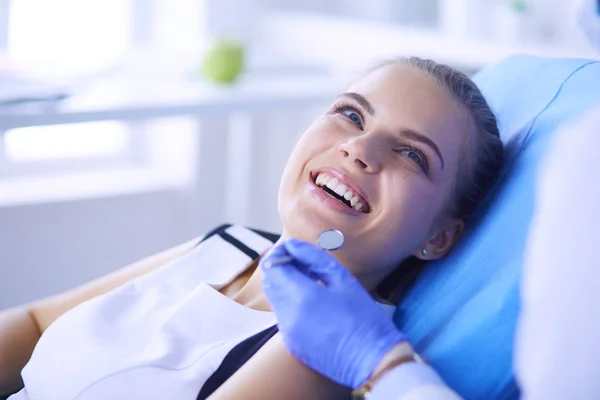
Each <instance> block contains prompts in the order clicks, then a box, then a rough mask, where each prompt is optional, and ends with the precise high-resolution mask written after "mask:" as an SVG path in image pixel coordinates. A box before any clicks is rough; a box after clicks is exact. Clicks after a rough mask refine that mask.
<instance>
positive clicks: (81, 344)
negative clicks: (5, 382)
mask: <svg viewBox="0 0 600 400" xmlns="http://www.w3.org/2000/svg"><path fill="white" fill-rule="evenodd" d="M277 238H278V237H277V235H273V234H268V233H265V232H260V231H256V230H251V229H247V228H244V227H241V226H236V225H233V226H231V225H223V226H221V227H219V228H217V229H215V230H213V231H212V232H211V233H209V234H208V235H207V236H206V237H205V238H204V239H203V240H202V241H201V242H200V243H199V244H198V245H197V246H195V247H194V248H193V249H192V250H191V251H190V252H188V253H187V254H186V255H184V256H182V257H180V258H179V259H177V260H175V261H173V262H171V263H170V264H168V265H166V266H164V267H162V268H160V269H159V270H156V271H154V272H152V273H149V274H147V275H145V276H143V277H140V278H138V279H136V280H134V281H131V282H129V283H127V284H125V285H123V286H121V287H119V288H117V289H115V290H113V291H111V292H109V293H106V294H104V295H101V296H99V297H97V298H94V299H92V300H90V301H87V302H85V303H83V304H81V305H79V306H78V307H76V308H74V309H73V310H71V311H69V312H67V313H65V314H64V315H63V316H61V317H60V318H59V319H58V320H57V321H56V322H55V323H53V324H52V325H51V326H50V327H49V328H48V329H47V330H46V332H44V334H43V335H42V337H41V338H40V341H39V343H38V345H37V347H36V348H35V351H34V353H33V355H32V357H31V360H30V361H29V363H28V364H27V366H26V367H25V368H24V369H23V373H22V375H23V380H24V382H25V388H24V389H23V390H21V391H20V392H19V393H17V394H15V395H13V396H12V397H10V399H11V400H19V399H31V400H55V399H56V400H69V399H77V400H97V399H117V398H118V399H129V400H135V399H144V400H147V399H165V398H172V399H184V400H185V399H190V400H195V399H197V398H205V397H206V396H208V395H209V394H210V393H212V391H213V390H214V389H216V388H217V387H218V386H219V385H220V383H221V382H222V381H224V380H225V379H226V378H227V377H228V376H230V375H231V373H233V372H234V371H235V370H236V369H237V368H238V367H239V366H240V365H241V364H242V363H243V362H245V360H246V359H247V358H249V357H250V356H251V355H252V354H254V352H255V351H256V350H257V349H258V348H259V347H260V346H261V345H262V344H264V342H265V341H266V340H268V338H270V337H271V336H272V335H273V334H274V333H275V332H276V328H275V322H276V321H275V316H274V314H273V313H270V312H264V311H257V310H253V309H250V308H247V307H244V306H242V305H240V304H238V303H236V302H234V301H233V300H231V299H230V298H228V297H226V296H224V295H222V294H221V293H219V291H218V290H219V289H220V288H222V287H224V286H225V285H227V284H228V283H230V282H231V281H232V280H234V279H235V278H236V277H237V276H238V275H239V274H241V273H242V272H244V271H245V270H246V269H247V268H248V267H249V265H251V263H252V261H253V260H254V259H256V258H257V257H259V255H260V254H262V253H264V252H265V251H267V250H268V249H269V248H270V247H271V246H272V245H273V243H274V242H275V241H276V240H277ZM253 338H254V339H253ZM232 349H233V350H234V351H232ZM230 352H231V353H230ZM228 354H230V355H229V356H228ZM224 360H225V361H224ZM219 367H221V368H219ZM217 370H219V371H217ZM209 378H210V379H209ZM205 383H206V385H205ZM201 391H202V392H201ZM202 396H205V397H202Z"/></svg>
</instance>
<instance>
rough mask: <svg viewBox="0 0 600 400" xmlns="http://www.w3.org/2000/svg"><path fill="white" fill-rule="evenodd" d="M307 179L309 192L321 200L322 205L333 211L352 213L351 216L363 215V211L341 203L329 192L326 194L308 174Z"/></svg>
mask: <svg viewBox="0 0 600 400" xmlns="http://www.w3.org/2000/svg"><path fill="white" fill-rule="evenodd" d="M308 180H309V182H310V185H311V186H310V191H311V194H312V195H313V196H314V197H315V198H316V199H317V200H319V202H321V204H323V205H324V206H326V207H328V208H330V209H332V210H334V211H337V212H341V213H342V214H347V215H352V216H360V215H364V213H363V212H360V211H357V210H356V209H354V208H350V207H348V206H347V205H345V204H344V203H342V202H341V201H339V200H338V199H334V198H333V197H331V196H330V195H329V194H327V193H326V192H325V190H323V189H321V188H320V187H319V186H317V185H316V184H315V183H314V182H313V180H312V179H311V177H310V176H309V178H308Z"/></svg>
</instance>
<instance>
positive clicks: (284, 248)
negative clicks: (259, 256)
mask: <svg viewBox="0 0 600 400" xmlns="http://www.w3.org/2000/svg"><path fill="white" fill-rule="evenodd" d="M285 257H289V259H290V261H288V262H286V263H283V264H275V265H272V266H271V263H273V262H276V260H277V259H282V258H285ZM260 265H261V268H262V269H263V271H264V274H265V277H264V280H263V287H264V290H265V293H266V295H267V297H268V298H269V301H270V303H271V305H272V307H273V310H274V312H275V314H276V315H277V319H278V325H279V330H280V331H281V333H282V335H283V339H284V342H285V344H286V346H287V348H288V349H289V350H290V352H291V353H292V354H293V355H294V356H295V357H296V358H297V359H299V360H300V361H301V362H303V363H304V364H306V365H308V366H309V367H311V368H312V369H314V370H316V371H318V372H320V373H321V374H323V375H325V376H327V377H328V378H329V379H331V380H333V381H335V382H337V383H340V384H342V385H345V386H349V387H351V388H357V387H359V386H360V385H362V384H363V383H364V382H365V381H366V380H367V379H368V378H369V377H370V375H371V374H372V372H373V371H374V369H375V368H376V367H377V365H378V364H379V362H380V361H381V359H382V358H383V356H384V355H385V354H386V353H387V352H388V351H390V350H391V349H392V347H394V346H395V345H396V344H398V343H400V342H401V341H403V340H405V339H406V337H405V335H404V334H402V333H401V332H400V331H399V330H398V328H396V326H395V325H394V323H393V321H392V318H390V317H389V315H387V314H386V313H385V311H384V310H383V309H382V308H381V306H380V305H379V304H377V303H376V302H375V300H374V299H373V298H372V297H371V296H370V295H369V293H368V292H367V291H366V290H365V289H364V288H363V287H362V286H361V284H360V283H359V282H358V280H356V278H354V276H352V274H350V272H349V271H348V270H347V269H346V268H345V267H344V266H343V265H341V264H340V263H339V262H338V261H337V260H336V259H335V258H334V257H333V256H332V255H331V254H329V253H328V252H326V251H325V250H323V249H321V248H318V247H316V246H314V245H312V244H309V243H305V242H301V241H299V240H295V239H292V240H290V241H286V242H284V243H283V244H281V245H279V246H277V247H276V248H274V249H273V250H272V251H271V252H270V253H269V254H268V255H267V256H266V257H265V258H264V259H263V260H262V261H261V263H260ZM318 280H321V281H322V282H321V283H320V282H318Z"/></svg>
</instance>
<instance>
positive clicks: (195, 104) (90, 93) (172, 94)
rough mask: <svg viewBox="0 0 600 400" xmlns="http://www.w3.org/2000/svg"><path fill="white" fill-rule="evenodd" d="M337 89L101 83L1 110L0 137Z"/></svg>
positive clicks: (272, 83)
mask: <svg viewBox="0 0 600 400" xmlns="http://www.w3.org/2000/svg"><path fill="white" fill-rule="evenodd" d="M161 79H162V80H161ZM339 86H340V85H337V86H336V85H335V83H334V80H332V79H331V77H329V76H326V75H324V74H320V75H315V74H308V75H298V74H294V75H289V76H285V75H282V76H269V77H265V76H263V77H260V76H246V77H243V78H242V79H240V82H239V83H237V84H235V85H232V86H217V85H212V84H209V83H206V82H203V81H201V80H199V79H196V80H194V79H170V80H165V77H164V76H156V77H154V79H149V77H148V76H146V77H143V78H140V79H136V78H135V77H132V76H129V77H118V78H115V77H113V78H104V79H101V80H98V81H94V82H93V84H91V85H89V86H88V87H86V88H82V89H81V90H80V91H79V92H76V93H75V94H74V95H73V96H72V97H70V98H68V99H66V100H63V101H57V102H46V103H35V104H26V105H21V106H12V107H6V108H1V109H0V132H2V131H6V130H8V129H11V128H17V127H24V126H37V125H52V124H64V123H75V122H88V121H102V120H125V121H132V120H143V119H149V118H160V117H169V116H178V115H192V116H197V117H207V116H210V117H212V116H218V115H225V114H230V113H231V112H232V110H246V111H251V112H261V111H270V110H273V109H277V108H279V107H288V108H289V107H290V106H293V105H294V104H298V105H302V106H306V105H311V104H318V103H319V102H323V101H329V100H331V99H332V96H333V95H334V94H335V91H336V89H337V88H339Z"/></svg>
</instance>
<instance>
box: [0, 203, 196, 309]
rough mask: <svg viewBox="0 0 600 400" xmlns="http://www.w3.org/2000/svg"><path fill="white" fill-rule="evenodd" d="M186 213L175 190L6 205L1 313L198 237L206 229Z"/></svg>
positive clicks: (1, 230) (0, 228)
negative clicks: (11, 307) (51, 202)
mask: <svg viewBox="0 0 600 400" xmlns="http://www.w3.org/2000/svg"><path fill="white" fill-rule="evenodd" d="M188 208H189V207H186V204H185V202H184V201H183V193H177V192H172V191H171V192H161V193H158V192H157V193H147V194H138V195H129V196H122V197H115V198H106V199H93V200H83V201H77V202H66V203H56V204H45V205H34V206H23V207H10V208H0V221H1V222H0V309H2V308H5V307H9V306H13V305H16V304H20V303H22V302H26V301H31V300H33V299H35V298H39V297H43V296H47V295H50V294H53V293H56V292H59V291H62V290H65V289H68V288H71V287H73V286H76V285H79V284H81V283H83V282H85V281H87V280H89V279H92V278H95V277H98V276H101V275H103V274H106V273H108V272H110V271H112V270H114V269H115V268H117V267H119V266H122V265H124V264H127V263H130V262H132V261H135V260H137V259H139V258H142V257H144V256H147V255H150V254H152V253H154V252H157V251H160V250H162V249H165V248H168V247H170V246H173V245H175V244H177V243H180V242H182V241H184V240H186V239H188V238H191V237H193V236H194V235H198V234H200V233H201V232H202V231H204V230H205V229H206V228H205V227H200V226H199V227H195V226H193V223H191V221H189V220H188V219H187V218H186V215H187V214H188V211H189V210H188Z"/></svg>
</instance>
